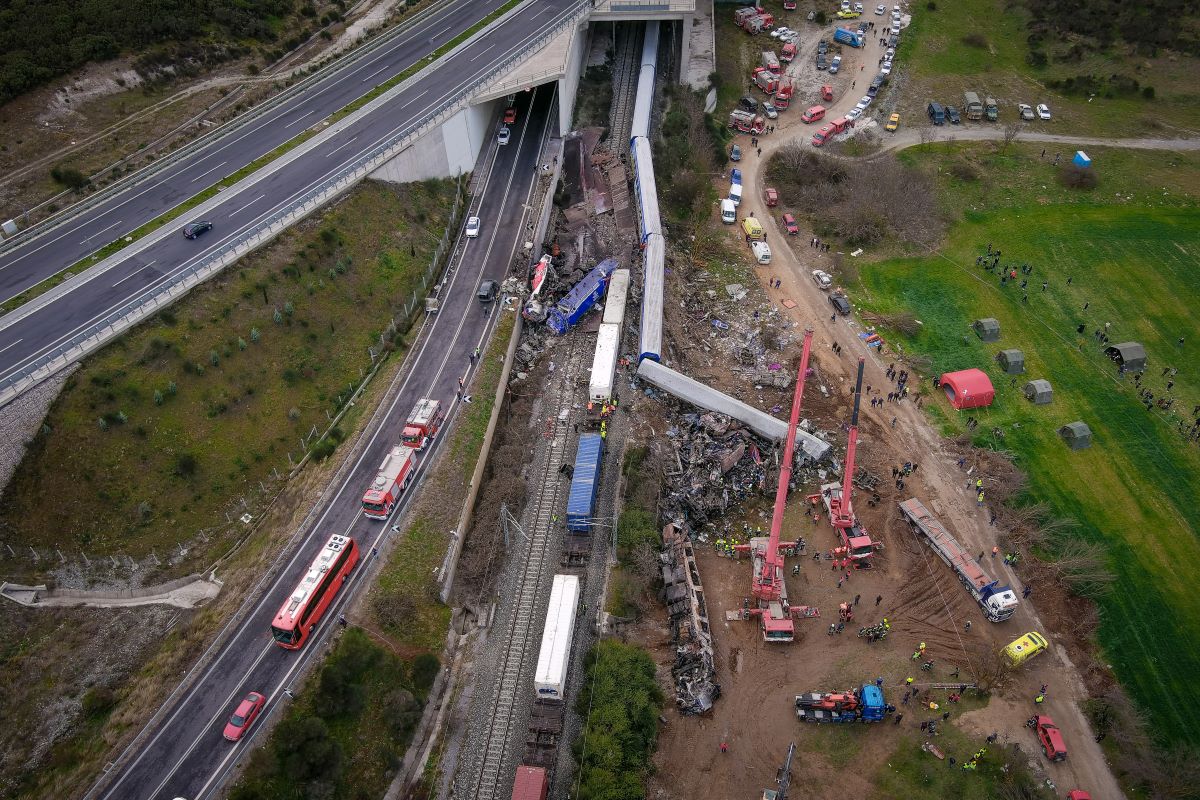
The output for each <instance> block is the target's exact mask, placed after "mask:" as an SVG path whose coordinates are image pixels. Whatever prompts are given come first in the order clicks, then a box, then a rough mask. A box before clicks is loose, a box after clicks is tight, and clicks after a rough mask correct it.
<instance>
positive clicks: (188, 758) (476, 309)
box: [94, 87, 554, 800]
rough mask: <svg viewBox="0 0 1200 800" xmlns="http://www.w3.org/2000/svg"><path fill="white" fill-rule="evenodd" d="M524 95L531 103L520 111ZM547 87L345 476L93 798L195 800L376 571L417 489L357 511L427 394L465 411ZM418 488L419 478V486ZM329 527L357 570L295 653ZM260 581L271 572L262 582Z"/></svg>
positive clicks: (429, 454)
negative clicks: (370, 510) (464, 385)
mask: <svg viewBox="0 0 1200 800" xmlns="http://www.w3.org/2000/svg"><path fill="white" fill-rule="evenodd" d="M526 98H529V101H530V102H531V103H532V108H531V109H529V108H525V107H524V102H525V99H526ZM553 101H554V92H553V90H552V88H551V87H542V88H541V89H539V90H537V91H536V92H534V93H532V96H530V95H524V96H523V97H522V101H521V103H520V105H521V119H520V120H519V121H518V124H517V126H516V127H515V129H514V132H513V140H512V142H511V143H510V144H508V145H507V146H504V147H498V148H496V150H495V153H494V163H492V164H490V165H487V164H481V168H487V167H489V166H490V171H489V173H488V174H489V177H488V179H487V182H486V184H485V186H484V187H483V189H482V191H481V194H480V197H479V199H478V200H477V201H476V202H475V203H474V204H473V205H472V208H471V213H472V214H475V215H478V216H479V217H480V218H481V219H482V221H483V228H482V232H481V234H480V236H479V237H478V238H476V239H470V240H466V242H465V244H464V246H463V253H462V259H461V261H460V262H459V263H458V265H457V267H456V268H455V270H454V273H453V275H451V276H448V277H447V279H446V281H445V286H444V288H443V289H442V305H441V309H440V310H439V311H438V313H437V314H436V316H435V317H433V318H432V319H431V322H430V324H431V325H432V328H431V330H429V331H427V332H426V333H425V335H424V336H423V337H422V340H421V341H422V343H421V345H420V346H419V348H418V349H417V350H415V351H413V352H412V353H411V354H410V356H409V358H410V359H411V364H410V365H408V372H407V376H406V377H405V378H404V380H403V382H402V384H401V387H400V390H399V392H398V393H397V394H396V396H395V400H394V401H393V402H392V403H390V404H389V405H388V407H387V408H384V409H381V410H380V412H379V413H378V414H377V415H376V418H375V420H374V421H373V422H372V427H371V428H369V430H368V432H367V436H368V437H369V438H368V443H367V445H366V447H365V449H364V450H363V452H362V454H361V456H360V457H359V458H357V459H356V461H355V462H354V463H353V465H352V467H351V468H350V469H348V470H346V471H345V478H344V479H343V480H342V481H341V482H340V483H339V484H337V485H336V486H335V487H331V488H330V491H329V493H328V502H327V503H326V505H325V506H323V507H322V508H320V509H319V516H318V517H317V518H316V521H315V522H314V524H313V525H312V526H311V529H310V530H308V531H306V532H305V536H304V537H303V541H302V543H301V544H300V545H299V546H298V547H297V548H296V549H295V550H293V551H289V552H288V553H285V554H284V555H283V556H281V559H280V561H281V562H284V563H285V565H284V566H283V567H282V568H281V569H279V570H278V571H277V573H276V574H274V575H272V576H271V580H270V583H269V585H265V586H263V587H262V589H261V590H260V591H258V592H256V593H255V596H254V597H251V598H248V599H247V601H246V603H247V605H246V610H247V611H248V613H247V614H246V615H245V616H244V619H245V620H246V622H245V624H244V626H243V627H241V628H239V629H237V630H231V631H227V632H226V634H225V636H224V638H223V639H220V640H219V641H218V642H215V643H214V644H213V645H212V646H213V647H214V648H215V649H216V655H215V657H214V658H213V659H212V660H211V661H210V663H209V665H208V666H207V667H206V668H204V669H203V671H202V672H201V673H200V674H199V675H197V676H196V678H195V680H194V681H193V682H192V684H191V686H190V687H188V688H187V689H186V690H185V691H184V690H181V691H179V692H177V693H176V695H173V696H172V697H171V698H169V700H168V701H167V702H168V707H167V709H166V710H165V714H164V716H163V718H162V720H161V721H160V723H159V724H158V725H156V726H155V727H154V728H153V729H151V730H148V731H147V732H146V735H145V736H143V737H142V738H141V739H140V740H139V741H138V744H137V746H136V747H135V748H134V749H133V750H131V751H130V752H127V753H126V754H124V755H123V756H122V757H121V758H120V759H119V763H118V771H117V772H116V775H115V777H114V778H113V779H112V780H111V781H110V782H108V783H107V784H106V785H105V787H104V790H103V791H102V792H100V793H98V794H96V795H94V796H96V797H100V798H105V800H158V799H159V798H168V800H169V798H174V797H187V798H189V800H200V799H201V798H205V797H207V796H209V794H210V793H211V792H213V790H214V789H216V788H218V787H219V786H220V785H221V782H222V780H223V778H224V777H225V776H226V775H227V772H228V770H229V769H230V768H231V767H232V766H234V765H235V764H236V763H237V762H238V761H239V760H240V759H242V758H243V757H244V756H245V755H246V754H247V753H248V750H249V748H250V747H252V746H253V745H254V744H255V742H256V740H257V738H258V736H257V734H258V731H259V730H261V729H262V725H263V721H265V718H266V717H270V716H272V715H274V714H277V713H279V711H280V709H281V708H282V707H283V706H284V704H286V703H287V702H288V700H287V699H286V695H284V694H283V689H284V688H285V687H288V686H290V685H291V684H292V683H293V681H295V679H296V674H297V671H298V670H300V669H302V668H303V667H304V666H305V665H306V663H307V662H308V661H309V660H310V659H311V658H313V657H314V656H315V655H318V654H319V653H320V651H321V650H322V649H323V648H322V643H323V641H324V639H325V638H326V637H327V636H328V635H329V633H330V630H331V627H336V622H335V620H336V617H337V615H338V613H339V612H340V610H341V609H342V608H343V607H344V606H345V603H346V601H347V600H348V599H349V598H350V597H351V596H352V595H353V593H354V592H355V591H357V590H358V589H359V588H360V587H361V586H363V585H365V580H364V578H365V577H366V576H367V574H369V573H371V572H372V571H373V570H374V568H375V565H376V563H375V562H376V560H375V559H373V558H371V557H370V553H371V551H372V547H374V546H375V545H376V544H378V542H379V541H380V539H381V538H382V537H384V536H385V535H388V533H389V532H390V530H391V526H392V524H393V523H394V522H395V520H396V519H397V517H398V516H399V514H401V513H403V510H404V508H405V507H406V506H407V503H408V499H409V498H410V497H412V495H413V492H414V489H415V486H416V485H414V487H413V488H410V489H409V491H408V493H407V494H406V495H405V496H404V499H403V500H402V502H401V504H400V505H399V506H398V508H397V511H396V513H395V514H394V515H393V517H392V518H391V519H389V520H387V521H386V522H385V523H380V522H377V521H372V520H369V519H367V518H366V517H364V516H363V515H362V511H361V506H360V500H361V497H362V492H363V491H364V489H365V488H366V486H367V485H368V484H369V483H370V480H371V479H372V478H373V477H374V475H375V470H376V466H377V465H378V464H379V463H380V462H381V461H382V460H383V456H384V454H385V453H386V452H387V450H388V449H389V448H391V447H392V446H394V444H395V443H396V442H397V441H398V440H399V433H400V429H401V428H402V427H403V425H404V422H405V417H406V415H407V414H408V412H409V410H410V409H411V408H412V407H413V406H414V405H415V403H416V401H417V400H418V399H420V398H422V397H432V398H436V399H438V400H440V401H441V402H442V403H443V406H444V407H446V408H448V409H449V411H450V418H449V419H450V421H449V424H448V425H447V428H446V429H444V430H446V431H447V432H448V431H449V429H450V428H451V426H452V424H453V421H454V417H455V415H456V414H457V412H458V410H459V404H458V403H456V400H455V393H456V390H457V389H458V378H459V376H462V375H465V374H467V373H468V371H469V370H471V369H474V368H475V367H476V366H477V365H475V364H472V361H471V358H470V354H471V353H472V352H473V351H474V349H475V348H476V347H482V346H483V344H484V343H485V341H486V337H487V335H488V333H489V332H490V331H491V329H492V327H493V323H494V322H495V320H496V319H497V318H498V317H499V312H498V310H497V309H496V308H493V307H491V306H483V305H481V304H480V303H479V302H478V300H477V299H476V297H475V294H476V290H477V288H478V286H479V283H480V281H481V280H483V279H485V278H490V279H494V280H501V279H502V278H503V277H504V274H505V272H506V269H507V266H508V264H509V263H511V261H512V258H513V255H514V253H516V252H517V249H518V248H519V247H520V245H521V243H522V242H523V241H524V237H523V236H522V230H521V227H522V226H521V221H522V215H523V213H524V210H525V206H526V205H527V203H529V193H530V191H531V188H532V186H533V185H534V183H535V180H536V172H537V159H538V154H539V150H540V144H541V141H542V137H543V134H544V132H545V128H546V125H547V124H548V119H549V117H550V113H551V109H552V108H553V107H554V102H553ZM447 438H449V437H448V436H447V435H445V434H440V435H439V436H438V438H437V439H436V440H435V442H434V443H433V444H432V445H431V446H430V448H429V449H428V450H427V451H426V452H425V453H424V454H423V455H422V456H421V461H420V466H419V469H420V472H419V473H418V480H419V479H420V477H422V476H423V475H424V473H425V471H426V469H427V466H428V464H429V462H430V461H431V460H432V459H433V458H434V457H435V456H437V455H438V454H439V450H440V448H441V447H442V446H443V445H444V442H445V441H446V440H447ZM417 485H419V484H417ZM333 533H344V534H346V535H349V536H351V537H353V538H354V539H355V541H357V542H358V544H359V546H360V547H361V548H362V555H363V561H362V562H361V563H360V565H359V566H358V567H357V568H356V569H355V571H354V572H353V573H351V577H350V581H349V584H348V586H347V588H346V589H344V590H343V591H342V592H341V593H340V594H339V595H338V596H337V598H336V600H335V604H334V605H332V606H330V608H329V610H328V611H327V612H326V614H325V617H324V619H323V621H322V622H321V623H320V624H319V626H318V628H317V630H316V631H315V632H314V634H313V636H312V637H311V638H310V640H309V641H308V642H307V643H306V644H305V646H304V648H303V649H301V650H299V651H288V650H284V649H282V648H280V647H278V646H277V645H275V644H274V642H273V641H272V639H271V636H270V624H271V620H272V618H273V617H274V615H275V613H276V611H278V609H279V607H280V606H281V605H282V604H283V602H284V599H285V598H286V597H287V595H288V594H289V593H290V592H291V591H292V589H293V588H294V587H295V585H296V582H297V581H298V580H299V577H300V575H302V574H303V572H304V570H305V569H306V568H307V566H308V564H309V563H310V562H311V560H312V558H313V556H314V555H315V553H316V552H317V551H318V550H319V549H320V548H321V546H322V545H323V544H324V543H325V541H326V540H327V539H328V537H329V536H330V535H331V534H333ZM264 583H265V581H264ZM249 691H258V692H262V693H264V694H266V695H267V696H268V697H269V700H268V703H267V708H266V712H264V713H265V717H264V720H260V721H259V722H258V723H257V724H256V727H255V728H251V730H250V731H249V733H248V734H247V737H246V738H245V739H244V740H243V741H241V742H239V743H237V744H233V743H230V742H227V741H225V740H224V738H223V737H222V734H221V731H222V728H223V727H224V722H225V720H226V719H227V718H228V716H229V714H230V713H232V711H233V708H234V706H235V705H236V703H237V701H238V700H239V699H240V698H241V697H243V696H244V695H245V694H246V693H247V692H249Z"/></svg>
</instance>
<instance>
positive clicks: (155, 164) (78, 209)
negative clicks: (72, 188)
mask: <svg viewBox="0 0 1200 800" xmlns="http://www.w3.org/2000/svg"><path fill="white" fill-rule="evenodd" d="M452 2H453V0H442V2H440V3H437V4H435V5H433V6H430V7H429V8H428V9H426V11H427V12H435V11H438V10H440V9H441V8H442V7H444V6H447V5H449V4H450V3H452ZM423 19H424V17H422V16H416V17H412V18H411V19H408V20H404V21H403V22H401V23H400V24H399V25H397V26H395V27H394V28H391V29H389V30H387V31H385V32H383V33H381V34H379V35H377V36H374V37H373V38H371V39H368V40H367V41H366V42H365V43H363V44H362V45H360V46H359V47H355V48H354V49H353V50H349V51H347V52H345V53H344V54H342V55H340V56H338V57H336V58H334V60H333V61H330V62H329V63H327V64H325V65H324V66H322V67H319V68H317V70H316V71H315V72H313V73H311V74H310V75H308V76H307V77H305V78H303V79H302V80H300V81H298V82H296V83H294V84H292V85H291V86H289V87H287V88H286V89H284V90H283V91H282V92H280V93H279V94H276V95H273V96H271V97H268V98H267V99H266V100H264V101H263V102H261V103H259V104H258V105H256V106H253V107H252V108H251V109H250V110H249V111H247V112H246V113H245V114H239V115H238V116H236V117H234V118H233V119H231V120H230V121H229V122H226V123H225V124H224V125H221V126H220V127H217V128H214V129H213V130H211V131H209V132H208V133H206V134H204V135H203V136H201V137H199V138H197V139H193V140H192V141H190V142H188V143H186V144H184V145H183V146H182V147H180V148H179V149H177V150H172V151H171V152H169V153H167V154H164V155H163V156H161V157H156V158H155V160H154V161H152V162H151V163H150V164H147V165H146V166H144V167H142V168H141V169H140V170H138V171H137V172H133V173H130V174H129V175H127V176H125V177H124V178H121V179H120V180H118V181H117V182H116V183H113V184H110V185H108V186H106V187H104V188H103V189H100V190H98V191H96V192H94V193H92V194H89V195H88V196H87V197H86V198H84V199H83V200H80V201H79V202H78V203H74V204H72V205H70V206H67V207H66V208H64V209H63V210H62V211H59V212H57V213H55V214H53V215H52V216H49V217H47V218H46V219H44V220H42V221H40V222H37V223H35V224H33V225H30V226H29V227H27V228H22V229H21V230H19V231H18V232H17V233H16V234H14V235H12V236H10V237H8V238H6V239H0V253H5V252H8V251H9V250H12V249H13V248H15V247H17V246H19V245H21V244H24V243H25V242H26V241H28V240H30V239H35V238H37V237H38V236H41V235H42V234H44V233H47V232H48V231H51V230H54V229H55V228H57V227H59V226H60V225H63V224H65V223H67V222H70V221H71V220H73V219H75V218H76V217H78V216H79V215H80V214H83V213H85V212H86V211H88V210H90V209H92V208H94V207H95V206H97V205H99V204H101V203H104V202H106V201H107V200H109V199H110V198H112V197H113V196H114V195H117V194H120V193H121V192H124V191H126V190H128V189H132V188H133V187H135V186H138V185H140V184H142V183H144V182H145V181H146V180H148V179H149V178H152V177H154V176H155V175H157V174H159V173H160V172H162V171H163V170H165V169H167V168H168V167H171V166H174V165H175V164H177V163H178V162H179V161H180V160H182V159H185V158H188V157H190V156H192V155H193V154H194V153H196V152H197V151H199V150H203V149H204V148H205V147H208V146H209V145H210V144H213V143H214V142H217V141H219V140H221V139H224V138H225V137H226V136H228V135H229V134H231V133H235V132H237V131H239V130H241V129H242V128H244V127H246V125H249V124H250V123H251V122H255V121H257V120H258V119H259V118H261V117H262V116H263V115H264V114H266V113H267V112H269V111H272V110H273V109H275V108H277V107H279V106H280V105H282V104H283V103H286V102H287V101H289V100H291V99H292V98H293V97H295V96H296V95H298V94H301V93H303V92H306V91H308V90H309V89H310V88H312V86H313V85H314V84H316V83H320V82H321V81H323V80H325V79H326V78H328V77H329V76H330V75H333V74H335V73H337V72H339V71H341V70H343V69H345V68H346V67H349V66H352V65H354V64H356V63H358V62H359V61H361V60H362V59H363V58H364V57H366V56H368V55H370V54H371V53H374V52H375V51H376V50H378V49H379V48H380V47H382V46H384V45H385V44H389V43H390V42H391V41H392V40H393V39H395V38H396V37H398V36H400V35H402V34H404V33H406V32H408V31H409V30H410V29H412V28H413V27H415V26H416V25H417V24H418V23H420V22H422V21H423ZM281 80H282V79H281ZM127 158H128V157H127ZM120 163H122V162H121V161H118V162H117V164H120ZM111 169H112V167H111V166H110V167H106V168H105V169H104V170H102V172H104V171H110V170H111ZM55 199H58V197H54V198H50V199H49V200H46V201H44V202H42V203H39V204H38V205H37V206H34V210H36V209H37V208H41V207H42V206H45V205H48V204H49V203H52V202H54V200H55ZM26 214H28V212H26Z"/></svg>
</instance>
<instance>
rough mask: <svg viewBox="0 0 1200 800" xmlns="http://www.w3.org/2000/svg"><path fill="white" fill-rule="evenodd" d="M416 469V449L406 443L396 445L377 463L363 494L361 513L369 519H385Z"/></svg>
mask: <svg viewBox="0 0 1200 800" xmlns="http://www.w3.org/2000/svg"><path fill="white" fill-rule="evenodd" d="M416 469H417V451H416V450H415V449H414V448H412V447H409V446H407V445H403V444H402V445H397V446H396V447H393V448H392V451H391V452H390V453H388V454H387V456H386V457H385V458H384V459H383V463H382V464H380V465H379V474H378V475H376V476H375V480H374V481H372V482H371V486H370V488H368V489H367V491H366V493H365V494H363V499H362V507H363V514H365V515H366V516H368V517H370V518H371V519H387V518H388V516H389V515H391V513H392V509H393V508H394V507H395V505H396V501H397V500H399V499H400V495H401V494H403V493H404V490H405V489H407V488H408V484H410V483H412V479H413V475H414V474H415V473H416Z"/></svg>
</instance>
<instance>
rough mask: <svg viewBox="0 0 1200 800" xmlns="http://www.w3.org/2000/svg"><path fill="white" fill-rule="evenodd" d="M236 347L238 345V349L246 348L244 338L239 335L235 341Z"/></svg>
mask: <svg viewBox="0 0 1200 800" xmlns="http://www.w3.org/2000/svg"><path fill="white" fill-rule="evenodd" d="M237 347H238V350H245V349H246V340H245V339H243V338H242V337H240V336H239V337H238V341H237Z"/></svg>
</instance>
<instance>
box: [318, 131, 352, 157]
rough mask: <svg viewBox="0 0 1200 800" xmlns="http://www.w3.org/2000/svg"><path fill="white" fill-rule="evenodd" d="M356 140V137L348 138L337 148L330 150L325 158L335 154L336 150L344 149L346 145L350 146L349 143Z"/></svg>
mask: <svg viewBox="0 0 1200 800" xmlns="http://www.w3.org/2000/svg"><path fill="white" fill-rule="evenodd" d="M357 138H358V137H357V136H354V137H352V138H350V139H347V140H346V141H344V142H342V143H341V144H339V145H338V146H337V147H335V148H333V149H332V150H330V151H329V152H328V153H326V154H325V157H326V158H329V157H330V156H331V155H333V154H334V153H336V152H337V151H338V150H341V149H342V148H343V147H345V146H346V145H348V144H350V143H351V142H353V141H354V140H355V139H357Z"/></svg>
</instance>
